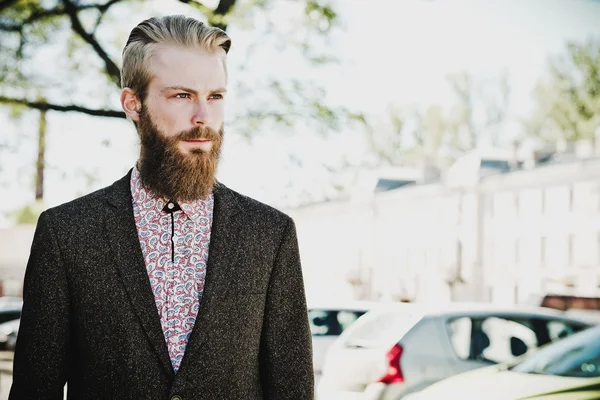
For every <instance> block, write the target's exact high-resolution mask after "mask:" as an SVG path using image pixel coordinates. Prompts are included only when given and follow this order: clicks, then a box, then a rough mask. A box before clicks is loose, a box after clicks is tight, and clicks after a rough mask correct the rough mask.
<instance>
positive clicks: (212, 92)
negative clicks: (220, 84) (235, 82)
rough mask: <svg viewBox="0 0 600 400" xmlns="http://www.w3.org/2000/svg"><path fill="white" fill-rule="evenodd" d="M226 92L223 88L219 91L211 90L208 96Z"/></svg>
mask: <svg viewBox="0 0 600 400" xmlns="http://www.w3.org/2000/svg"><path fill="white" fill-rule="evenodd" d="M226 92H227V89H225V88H219V89H215V90H211V91H210V94H217V93H226Z"/></svg>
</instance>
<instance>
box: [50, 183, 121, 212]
mask: <svg viewBox="0 0 600 400" xmlns="http://www.w3.org/2000/svg"><path fill="white" fill-rule="evenodd" d="M126 178H127V177H123V178H121V179H119V180H117V181H115V182H114V183H112V184H110V185H108V186H105V187H103V188H100V189H97V190H95V191H93V192H91V193H88V194H86V195H83V196H80V197H78V198H76V199H73V200H71V201H68V202H65V203H62V204H60V205H57V206H54V207H51V208H48V209H47V210H46V212H47V213H48V214H51V215H55V216H60V217H62V216H69V219H71V218H73V217H75V216H78V215H88V216H90V215H94V214H98V211H100V210H103V209H104V208H105V207H106V206H107V205H108V201H109V199H110V198H111V195H112V194H113V192H114V190H115V186H116V185H120V186H123V184H124V182H123V181H124V180H125V179H126Z"/></svg>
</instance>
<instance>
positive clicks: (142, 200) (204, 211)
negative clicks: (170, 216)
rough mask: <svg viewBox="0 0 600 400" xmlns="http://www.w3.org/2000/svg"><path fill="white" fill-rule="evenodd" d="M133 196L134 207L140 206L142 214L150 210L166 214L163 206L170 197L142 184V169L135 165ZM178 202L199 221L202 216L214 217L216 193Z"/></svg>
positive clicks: (188, 214)
mask: <svg viewBox="0 0 600 400" xmlns="http://www.w3.org/2000/svg"><path fill="white" fill-rule="evenodd" d="M131 196H132V198H133V203H134V207H135V206H138V207H139V208H140V211H141V212H142V214H146V213H148V212H149V211H153V212H154V213H158V214H159V215H161V213H162V214H166V212H165V211H163V208H164V207H165V205H166V204H167V203H168V202H169V199H166V198H164V197H163V196H160V195H158V194H157V193H155V192H153V191H152V190H150V189H148V188H147V187H145V186H144V185H143V184H142V180H141V178H140V171H139V170H138V168H137V167H134V168H133V171H132V172H131ZM178 204H179V206H180V207H181V210H182V211H183V213H184V214H185V215H186V216H187V217H188V218H190V219H191V220H192V221H198V220H199V219H200V218H202V217H208V218H212V213H213V207H214V195H213V193H211V194H209V195H208V196H206V197H204V198H202V199H197V200H192V201H184V202H178Z"/></svg>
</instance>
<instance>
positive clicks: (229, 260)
mask: <svg viewBox="0 0 600 400" xmlns="http://www.w3.org/2000/svg"><path fill="white" fill-rule="evenodd" d="M213 193H214V196H215V205H214V209H213V222H212V227H211V234H210V245H209V249H208V262H207V265H206V278H205V281H204V292H203V294H202V299H201V300H200V308H199V310H198V315H197V317H196V322H195V323H194V328H193V329H192V334H191V335H190V338H189V341H188V344H187V347H186V349H185V353H184V355H183V359H182V360H181V366H180V368H179V372H178V375H181V374H182V372H186V371H187V369H186V367H185V366H186V364H187V363H189V362H188V361H187V359H188V358H194V357H196V356H197V354H198V351H201V350H202V349H204V348H205V346H204V344H205V343H206V340H207V336H208V335H209V334H210V332H211V323H212V321H215V320H218V319H217V318H213V315H214V313H217V312H219V303H220V299H221V298H222V296H227V289H228V288H227V287H228V283H229V276H230V275H228V273H227V272H228V270H229V269H230V268H231V267H232V266H233V265H235V254H234V253H235V252H233V251H232V246H235V244H236V243H238V237H239V235H240V232H241V229H240V228H241V227H240V224H241V221H240V218H236V215H237V214H238V212H239V211H240V206H239V205H238V203H237V200H236V198H235V195H234V194H233V192H232V191H231V190H230V189H228V188H227V187H225V186H223V185H222V184H220V183H217V185H216V186H215V190H214V192H213ZM194 354H196V356H194ZM196 361H200V362H203V361H204V357H197V358H196Z"/></svg>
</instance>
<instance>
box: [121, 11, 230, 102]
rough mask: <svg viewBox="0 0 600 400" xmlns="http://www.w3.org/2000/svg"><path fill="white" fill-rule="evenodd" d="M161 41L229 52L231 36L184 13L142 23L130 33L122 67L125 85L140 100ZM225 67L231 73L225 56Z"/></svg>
mask: <svg viewBox="0 0 600 400" xmlns="http://www.w3.org/2000/svg"><path fill="white" fill-rule="evenodd" d="M161 44H166V45H175V46H181V47H187V48H198V49H200V50H202V51H206V52H215V51H218V50H219V49H223V50H225V54H227V53H228V52H229V48H230V47H231V39H230V38H229V36H227V34H226V33H225V31H223V30H221V29H219V28H214V27H210V26H207V25H206V24H204V23H203V22H200V21H198V20H196V19H194V18H190V17H186V16H184V15H169V16H165V17H160V18H156V17H153V18H149V19H147V20H145V21H142V22H140V23H139V24H138V25H137V26H136V27H135V28H133V30H132V31H131V33H130V34H129V39H127V44H126V45H125V48H124V49H123V67H122V68H121V88H126V87H128V88H130V89H132V90H133V91H134V92H135V93H136V94H137V96H138V97H139V99H140V101H143V100H144V99H145V97H146V92H147V90H148V85H149V83H150V80H151V79H152V72H151V71H150V68H149V64H150V59H151V58H152V55H153V51H154V49H155V48H156V47H157V46H158V45H161ZM223 68H224V69H225V74H227V64H226V62H225V56H224V57H223Z"/></svg>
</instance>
